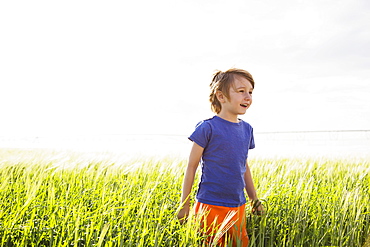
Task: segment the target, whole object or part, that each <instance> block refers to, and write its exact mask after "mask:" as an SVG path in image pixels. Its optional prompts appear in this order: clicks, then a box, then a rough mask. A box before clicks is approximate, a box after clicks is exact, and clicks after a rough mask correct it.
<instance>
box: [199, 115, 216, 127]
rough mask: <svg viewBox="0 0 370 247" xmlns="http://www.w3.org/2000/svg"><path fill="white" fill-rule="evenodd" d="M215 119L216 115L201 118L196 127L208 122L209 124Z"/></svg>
mask: <svg viewBox="0 0 370 247" xmlns="http://www.w3.org/2000/svg"><path fill="white" fill-rule="evenodd" d="M213 119H214V117H211V118H207V119H204V120H201V121H200V122H198V123H197V125H196V127H198V126H200V125H202V124H205V123H208V124H209V123H210V122H211V121H212V120H213Z"/></svg>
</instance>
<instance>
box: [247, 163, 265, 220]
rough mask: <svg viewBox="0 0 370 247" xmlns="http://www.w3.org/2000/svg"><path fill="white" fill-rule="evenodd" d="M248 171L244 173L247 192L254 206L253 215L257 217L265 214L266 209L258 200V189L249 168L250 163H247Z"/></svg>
mask: <svg viewBox="0 0 370 247" xmlns="http://www.w3.org/2000/svg"><path fill="white" fill-rule="evenodd" d="M245 167H246V171H245V173H244V181H245V190H246V191H247V194H248V197H249V200H250V202H251V206H252V213H254V214H257V215H262V214H265V209H264V207H263V205H262V204H261V202H260V201H259V200H258V196H257V192H256V188H255V187H254V183H253V179H252V174H251V170H250V169H249V166H248V161H246V162H245Z"/></svg>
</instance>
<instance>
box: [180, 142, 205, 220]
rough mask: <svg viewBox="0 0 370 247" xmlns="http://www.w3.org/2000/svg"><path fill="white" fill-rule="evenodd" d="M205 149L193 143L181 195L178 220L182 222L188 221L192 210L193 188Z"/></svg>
mask: <svg viewBox="0 0 370 247" xmlns="http://www.w3.org/2000/svg"><path fill="white" fill-rule="evenodd" d="M203 150H204V148H202V147H201V146H199V145H198V144H196V143H195V142H194V143H193V147H192V149H191V152H190V156H189V163H188V166H187V168H186V172H185V177H184V182H183V185H182V195H181V205H180V210H179V212H178V214H177V218H178V219H179V220H181V221H182V222H183V221H184V220H186V217H187V216H188V215H189V208H190V196H189V195H190V193H191V189H192V187H193V183H194V178H195V173H196V171H197V168H198V165H199V162H200V158H201V157H202V154H203Z"/></svg>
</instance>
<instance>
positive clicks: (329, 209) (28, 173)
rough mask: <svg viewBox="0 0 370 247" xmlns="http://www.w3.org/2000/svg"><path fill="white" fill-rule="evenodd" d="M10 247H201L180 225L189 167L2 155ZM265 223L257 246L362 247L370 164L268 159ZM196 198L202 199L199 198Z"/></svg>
mask: <svg viewBox="0 0 370 247" xmlns="http://www.w3.org/2000/svg"><path fill="white" fill-rule="evenodd" d="M0 155H1V156H0V245H1V246H201V240H202V239H201V238H202V237H201V236H199V235H198V234H197V225H196V224H194V221H192V220H189V221H188V223H187V224H185V225H180V224H179V222H178V221H177V220H176V218H175V214H176V210H177V208H178V206H179V200H180V193H181V185H182V178H183V174H184V169H185V166H186V160H181V159H177V158H161V159H154V158H153V159H144V158H139V159H125V157H121V156H115V155H113V154H86V153H85V154H83V153H79V154H78V153H72V152H64V153H62V152H46V151H34V150H28V151H27V150H0ZM249 163H250V166H251V169H252V173H253V176H254V180H255V184H256V187H257V190H258V193H259V195H260V197H261V198H264V199H265V200H266V205H268V213H267V214H266V215H265V216H262V217H258V216H248V224H247V227H248V231H249V234H250V243H251V244H250V246H362V245H364V243H365V241H366V238H367V236H369V235H370V203H369V202H370V188H369V187H370V163H369V161H367V160H365V159H361V160H344V159H341V160H331V159H324V158H323V159H305V158H302V159H276V160H274V159H268V160H267V159H258V160H251V161H250V162H249ZM194 193H195V191H194Z"/></svg>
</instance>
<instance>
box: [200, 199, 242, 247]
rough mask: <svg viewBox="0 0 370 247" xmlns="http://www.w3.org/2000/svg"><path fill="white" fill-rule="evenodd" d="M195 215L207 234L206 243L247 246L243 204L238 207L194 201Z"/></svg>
mask: <svg viewBox="0 0 370 247" xmlns="http://www.w3.org/2000/svg"><path fill="white" fill-rule="evenodd" d="M195 215H196V218H197V220H199V221H200V224H201V231H202V233H204V234H206V236H207V238H206V239H207V240H206V241H207V245H208V244H209V245H212V246H230V245H227V244H228V243H231V242H232V243H233V245H232V246H242V247H247V246H248V243H249V238H248V234H247V229H246V217H245V204H244V205H242V206H240V207H236V208H235V207H223V206H215V205H209V204H204V203H200V202H196V204H195Z"/></svg>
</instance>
